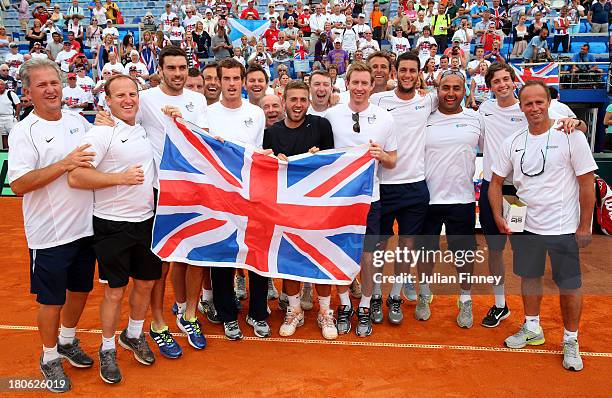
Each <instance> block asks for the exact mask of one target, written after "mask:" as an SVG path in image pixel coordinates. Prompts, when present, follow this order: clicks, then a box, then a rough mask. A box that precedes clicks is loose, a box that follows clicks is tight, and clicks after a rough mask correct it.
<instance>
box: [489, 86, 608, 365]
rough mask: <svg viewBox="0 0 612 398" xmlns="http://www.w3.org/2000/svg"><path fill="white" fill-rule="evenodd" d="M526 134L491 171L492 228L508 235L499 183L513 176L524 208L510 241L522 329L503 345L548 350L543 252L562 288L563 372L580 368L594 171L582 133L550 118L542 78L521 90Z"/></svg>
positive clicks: (513, 139) (510, 143) (510, 142)
mask: <svg viewBox="0 0 612 398" xmlns="http://www.w3.org/2000/svg"><path fill="white" fill-rule="evenodd" d="M519 101H520V106H521V110H522V111H523V112H524V113H525V117H526V118H527V122H528V126H527V128H524V129H521V130H519V131H518V132H516V133H515V134H513V135H511V136H510V137H508V138H507V139H506V140H505V141H504V143H503V145H502V148H501V150H500V151H499V156H498V158H497V160H496V161H495V163H494V164H493V166H492V171H493V178H492V180H491V185H490V187H489V200H490V203H491V209H492V212H493V216H494V217H495V223H496V224H497V227H498V228H499V230H500V231H501V232H503V233H507V234H509V233H511V231H510V230H509V228H508V224H507V223H506V221H505V220H504V218H503V216H502V184H503V182H504V178H505V177H506V176H510V175H511V176H512V179H513V184H514V186H515V187H516V189H517V195H518V197H519V198H520V199H521V201H523V202H524V203H525V204H526V205H527V217H526V219H525V232H523V233H521V234H517V235H515V236H512V238H511V239H512V249H513V252H514V255H513V268H514V273H515V274H517V275H519V276H520V277H521V291H522V296H523V307H524V310H525V323H524V324H523V326H522V327H521V329H520V330H519V331H518V332H517V333H516V334H514V335H512V336H510V337H508V338H507V339H506V340H505V344H506V346H508V347H510V348H523V347H525V346H527V345H541V344H544V331H543V329H542V328H541V327H540V304H541V301H542V276H544V268H545V264H546V254H547V253H548V256H549V257H550V262H551V268H552V277H553V280H554V281H555V284H556V285H557V287H558V288H559V292H560V303H561V313H562V317H563V325H564V327H565V331H564V334H563V367H564V368H565V369H568V370H574V371H579V370H582V368H583V363H582V359H581V357H580V351H579V346H578V326H579V323H580V313H581V311H582V294H581V291H580V290H581V289H580V288H581V286H582V278H581V271H580V257H579V248H583V247H586V246H587V245H588V244H589V243H590V241H591V220H592V217H593V206H594V200H595V188H594V180H593V178H594V176H593V171H594V170H597V165H596V164H595V160H594V159H593V154H592V153H591V150H590V148H589V144H588V142H587V140H586V137H585V136H584V135H583V134H578V133H577V134H566V133H564V132H563V131H560V130H559V129H557V128H556V127H555V126H554V120H551V119H550V117H549V114H548V108H549V107H550V92H549V91H548V88H547V87H546V85H545V84H544V83H543V82H541V81H539V80H530V81H528V82H526V84H525V85H524V86H523V87H522V88H521V90H520V91H519Z"/></svg>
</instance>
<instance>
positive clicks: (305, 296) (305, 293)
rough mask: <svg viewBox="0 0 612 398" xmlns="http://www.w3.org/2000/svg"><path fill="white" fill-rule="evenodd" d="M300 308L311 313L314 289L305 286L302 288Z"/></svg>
mask: <svg viewBox="0 0 612 398" xmlns="http://www.w3.org/2000/svg"><path fill="white" fill-rule="evenodd" d="M300 307H302V309H303V310H304V311H310V310H311V309H312V287H310V286H304V287H303V288H302V294H301V296H300Z"/></svg>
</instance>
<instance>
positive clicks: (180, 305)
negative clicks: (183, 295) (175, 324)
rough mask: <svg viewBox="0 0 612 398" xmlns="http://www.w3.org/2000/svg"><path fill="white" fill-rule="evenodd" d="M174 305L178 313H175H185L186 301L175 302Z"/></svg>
mask: <svg viewBox="0 0 612 398" xmlns="http://www.w3.org/2000/svg"><path fill="white" fill-rule="evenodd" d="M176 305H177V307H178V314H177V315H183V314H184V313H185V310H186V309H187V302H184V303H176Z"/></svg>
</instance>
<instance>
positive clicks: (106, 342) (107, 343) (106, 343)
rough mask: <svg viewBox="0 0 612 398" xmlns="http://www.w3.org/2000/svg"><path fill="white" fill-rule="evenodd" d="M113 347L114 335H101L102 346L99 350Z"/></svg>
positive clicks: (112, 348)
mask: <svg viewBox="0 0 612 398" xmlns="http://www.w3.org/2000/svg"><path fill="white" fill-rule="evenodd" d="M114 349H115V335H114V334H113V337H104V336H102V348H101V349H100V351H106V350H114Z"/></svg>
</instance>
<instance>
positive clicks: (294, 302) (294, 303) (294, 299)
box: [287, 293, 301, 308]
mask: <svg viewBox="0 0 612 398" xmlns="http://www.w3.org/2000/svg"><path fill="white" fill-rule="evenodd" d="M287 299H288V300H289V307H291V308H301V307H300V294H299V293H298V294H296V295H295V296H289V295H287Z"/></svg>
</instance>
